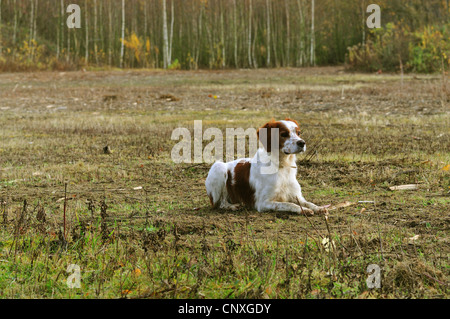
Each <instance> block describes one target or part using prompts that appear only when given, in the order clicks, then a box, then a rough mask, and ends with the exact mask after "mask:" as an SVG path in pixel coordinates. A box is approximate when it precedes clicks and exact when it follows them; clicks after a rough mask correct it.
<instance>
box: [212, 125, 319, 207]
mask: <svg viewBox="0 0 450 319" xmlns="http://www.w3.org/2000/svg"><path fill="white" fill-rule="evenodd" d="M276 134H278V136H277V135H276ZM257 135H258V139H259V140H260V141H261V143H262V144H263V146H264V147H262V148H259V149H258V150H257V152H256V154H255V156H254V157H253V158H242V159H237V160H234V161H231V162H227V163H223V162H221V161H218V162H216V163H214V164H213V165H212V167H211V169H210V171H209V173H208V177H207V178H206V182H205V185H206V192H207V194H208V196H209V199H210V201H211V205H212V206H213V207H214V208H222V209H231V210H236V209H238V208H239V206H240V205H241V204H243V205H245V206H247V207H248V208H255V209H256V210H257V211H258V212H266V211H282V212H293V213H300V214H307V215H312V214H314V213H319V214H325V213H326V212H327V209H326V208H325V207H319V206H317V205H315V204H313V203H310V202H308V201H306V200H305V198H304V197H303V195H302V190H301V187H300V184H299V183H298V181H297V178H296V176H297V165H296V154H298V153H301V152H305V151H306V143H305V141H304V140H303V139H302V138H300V136H299V125H298V123H297V121H295V120H291V119H286V120H284V121H274V120H272V121H270V122H269V123H267V124H265V125H264V126H263V127H261V128H260V129H259V130H258V132H257Z"/></svg>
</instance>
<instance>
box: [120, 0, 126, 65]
mask: <svg viewBox="0 0 450 319" xmlns="http://www.w3.org/2000/svg"><path fill="white" fill-rule="evenodd" d="M124 40H125V0H122V38H121V41H120V42H121V45H120V68H123V55H124V42H123V41H124Z"/></svg>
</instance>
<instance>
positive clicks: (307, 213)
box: [300, 207, 314, 216]
mask: <svg viewBox="0 0 450 319" xmlns="http://www.w3.org/2000/svg"><path fill="white" fill-rule="evenodd" d="M300 213H301V214H302V215H305V216H313V215H314V211H313V210H312V209H309V208H304V207H301V210H300Z"/></svg>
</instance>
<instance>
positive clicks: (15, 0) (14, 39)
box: [13, 0, 17, 49]
mask: <svg viewBox="0 0 450 319" xmlns="http://www.w3.org/2000/svg"><path fill="white" fill-rule="evenodd" d="M16 2H17V0H14V31H13V45H14V49H15V47H16V41H17V40H16V39H17V3H16Z"/></svg>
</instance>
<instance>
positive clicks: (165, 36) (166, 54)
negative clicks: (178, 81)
mask: <svg viewBox="0 0 450 319" xmlns="http://www.w3.org/2000/svg"><path fill="white" fill-rule="evenodd" d="M166 7H167V3H166V0H163V41H164V43H163V57H164V58H163V62H164V69H167V67H168V66H169V65H170V62H169V35H168V31H167V8H166Z"/></svg>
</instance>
